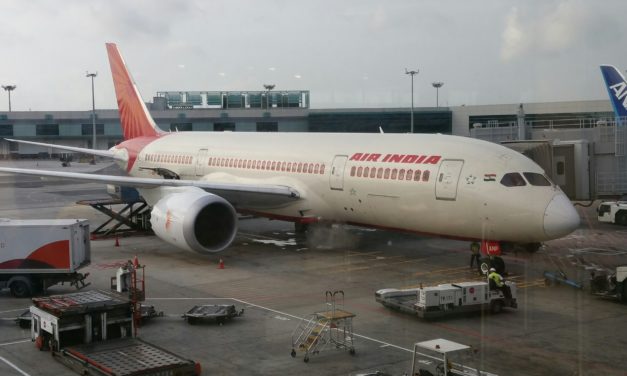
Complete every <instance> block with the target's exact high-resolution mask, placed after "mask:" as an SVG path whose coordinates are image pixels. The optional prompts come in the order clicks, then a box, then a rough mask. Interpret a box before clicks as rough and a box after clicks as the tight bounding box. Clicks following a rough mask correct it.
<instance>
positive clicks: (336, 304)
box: [290, 291, 356, 363]
mask: <svg viewBox="0 0 627 376" xmlns="http://www.w3.org/2000/svg"><path fill="white" fill-rule="evenodd" d="M325 295H326V306H327V309H326V310H325V311H321V312H315V313H313V314H312V315H311V316H310V317H309V318H303V319H302V320H301V322H300V323H299V325H298V327H296V329H294V332H292V351H291V353H290V355H291V356H292V358H295V357H296V351H297V350H298V351H302V352H304V353H305V356H304V358H303V361H304V362H305V363H307V362H309V355H310V354H312V355H313V354H318V353H319V352H320V351H322V350H324V349H325V348H327V347H330V348H334V349H344V350H348V352H349V354H351V355H355V346H354V344H353V318H354V317H355V316H356V315H355V314H354V313H351V312H348V311H345V310H343V309H342V308H343V306H344V292H343V291H333V292H331V291H327V292H326V293H325Z"/></svg>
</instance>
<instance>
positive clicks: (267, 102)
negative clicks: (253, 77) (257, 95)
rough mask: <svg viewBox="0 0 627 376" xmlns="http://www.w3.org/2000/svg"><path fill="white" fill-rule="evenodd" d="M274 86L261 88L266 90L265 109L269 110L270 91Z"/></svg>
mask: <svg viewBox="0 0 627 376" xmlns="http://www.w3.org/2000/svg"><path fill="white" fill-rule="evenodd" d="M275 86H276V85H275V84H264V85H263V87H264V88H265V89H266V91H267V93H266V109H267V110H269V109H270V90H272V89H274V87H275Z"/></svg>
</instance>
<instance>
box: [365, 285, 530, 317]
mask: <svg viewBox="0 0 627 376" xmlns="http://www.w3.org/2000/svg"><path fill="white" fill-rule="evenodd" d="M505 283H506V285H507V286H509V288H510V291H511V295H512V297H511V299H506V298H505V296H504V294H503V292H502V291H501V290H495V289H490V286H489V284H488V283H487V282H458V283H447V284H441V285H437V286H429V287H419V288H412V289H401V290H399V289H393V288H387V289H381V290H378V291H377V292H376V293H375V299H376V301H377V302H379V303H381V304H383V305H384V306H385V307H388V308H392V309H395V310H398V311H401V312H405V313H409V314H412V315H416V316H418V317H420V318H424V319H436V318H440V317H444V316H447V315H451V314H458V313H464V312H477V311H482V310H490V311H491V312H493V313H498V312H501V310H502V309H503V308H505V307H509V308H516V307H517V306H518V303H517V302H516V297H517V292H516V284H515V283H513V282H509V281H506V282H505Z"/></svg>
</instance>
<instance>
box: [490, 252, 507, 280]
mask: <svg viewBox="0 0 627 376" xmlns="http://www.w3.org/2000/svg"><path fill="white" fill-rule="evenodd" d="M492 267H493V268H494V269H496V272H497V273H499V274H501V275H502V274H503V272H505V261H503V259H502V258H500V257H498V256H497V257H494V258H493V259H492Z"/></svg>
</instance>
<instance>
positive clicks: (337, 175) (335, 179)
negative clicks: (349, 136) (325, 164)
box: [329, 155, 348, 191]
mask: <svg viewBox="0 0 627 376" xmlns="http://www.w3.org/2000/svg"><path fill="white" fill-rule="evenodd" d="M347 160H348V156H346V155H336V156H335V158H333V164H332V165H331V176H330V177H329V186H330V187H331V189H334V190H338V191H343V190H344V167H345V166H346V161H347Z"/></svg>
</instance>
